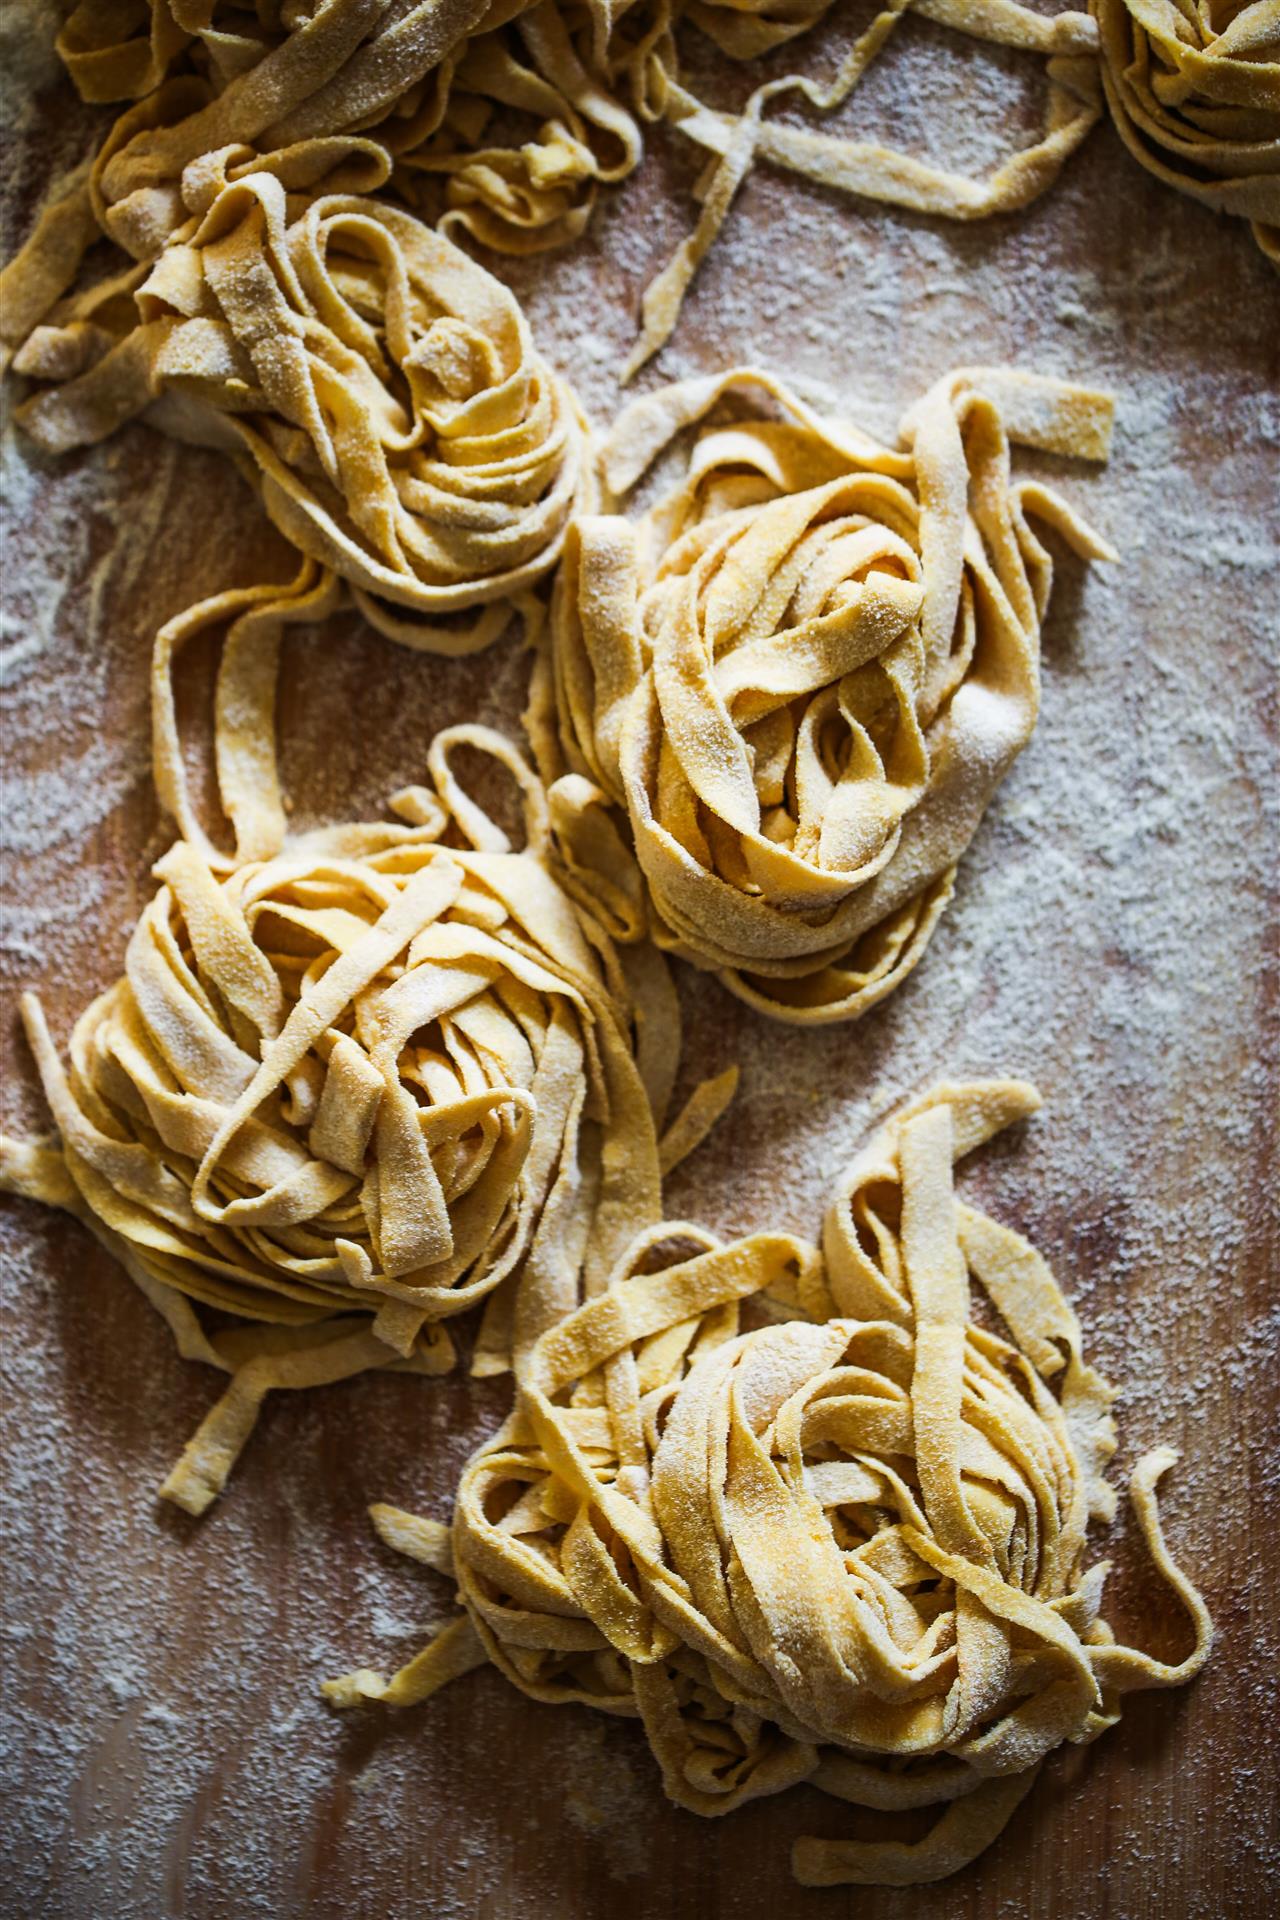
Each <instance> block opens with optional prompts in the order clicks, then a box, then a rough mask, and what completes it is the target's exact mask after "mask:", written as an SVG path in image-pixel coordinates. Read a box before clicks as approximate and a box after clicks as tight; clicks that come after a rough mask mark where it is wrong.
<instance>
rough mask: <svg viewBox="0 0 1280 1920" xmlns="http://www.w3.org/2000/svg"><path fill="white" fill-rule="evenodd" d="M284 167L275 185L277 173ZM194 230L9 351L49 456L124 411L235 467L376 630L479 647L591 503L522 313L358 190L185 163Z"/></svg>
mask: <svg viewBox="0 0 1280 1920" xmlns="http://www.w3.org/2000/svg"><path fill="white" fill-rule="evenodd" d="M287 171H288V170H287V169H286V170H285V172H286V176H287ZM184 191H185V192H186V193H187V195H188V200H189V207H190V218H189V220H188V222H187V224H186V225H185V226H184V227H183V228H181V229H180V230H179V232H178V233H177V234H176V235H175V237H174V238H173V239H172V240H171V241H170V242H169V243H168V245H167V246H166V247H165V249H164V251H163V252H162V253H161V254H160V256H159V257H158V259H157V260H156V261H155V262H154V263H153V264H152V265H150V266H149V267H144V268H139V269H135V270H133V271H132V272H130V273H127V274H125V275H124V276H123V277H122V278H121V279H117V280H109V281H107V282H104V283H102V284H101V285H100V286H99V287H97V288H96V289H94V290H93V291H92V292H91V293H90V294H88V295H86V296H84V297H83V298H82V299H78V300H73V301H72V303H71V306H70V308H69V310H68V311H67V312H66V313H64V314H62V315H61V316H58V315H56V314H55V316H54V318H53V319H52V320H51V322H50V323H49V324H46V325H43V326H41V327H39V328H37V329H36V331H35V332H34V333H33V334H32V335H31V337H30V338H29V339H28V340H27V342H26V344H25V346H24V347H23V349H22V351H21V353H20V354H19V355H18V357H17V361H16V365H17V368H18V370H19V371H20V372H24V373H27V374H31V375H33V376H36V377H42V378H45V379H47V380H50V381H53V382H55V383H56V384H54V385H51V386H49V387H47V388H45V390H43V391H41V392H38V393H36V394H35V395H33V396H32V398H30V399H29V400H28V401H26V402H25V403H24V405H23V406H22V407H21V409H20V410H19V417H20V419H21V421H22V424H23V425H24V427H25V429H26V430H27V432H28V433H30V434H31V435H32V436H33V437H34V438H35V439H36V440H37V441H38V442H39V443H40V444H41V445H42V446H44V447H46V448H49V449H51V450H56V451H60V450H62V449H65V448H67V447H73V446H81V445H85V444H88V443H91V442H93V441H95V440H99V439H102V438H103V437H105V436H106V435H107V434H109V433H111V432H113V431H114V430H115V429H116V428H117V427H118V426H119V425H120V424H121V422H122V421H123V420H126V419H128V418H130V417H131V416H133V415H135V414H139V413H142V414H145V416H146V417H147V418H148V419H149V420H150V421H151V422H152V423H153V424H155V425H156V426H159V427H161V428H163V429H164V430H165V431H167V432H169V433H171V434H173V435H175V436H176V437H177V438H179V439H183V440H188V441H193V442H196V443H198V444H203V445H208V446H213V447H217V448H220V449H222V450H223V451H225V452H227V453H229V454H231V456H232V457H233V458H234V459H235V461H236V464H237V466H238V467H239V468H240V470H241V472H242V473H243V474H244V475H245V476H246V478H247V479H248V480H249V481H250V483H251V484H252V485H253V486H254V487H255V488H256V489H257V491H258V493H259V495H260V496H261V499H262V503H263V505H264V507H265V508H266V511H267V513H268V514H269V515H270V517H271V519H272V520H273V521H274V523H275V524H276V526H277V527H278V528H279V529H280V531H281V532H282V533H283V534H284V535H285V536H286V538H287V539H289V540H290V541H291V542H292V544H293V545H294V546H295V547H296V548H297V549H298V550H299V551H300V552H301V553H303V554H306V555H308V556H310V557H311V558H312V559H314V560H317V561H319V562H320V563H321V564H322V565H323V566H325V567H328V568H330V569H332V570H333V571H334V572H335V573H336V574H337V575H338V576H339V577H340V578H341V579H342V580H344V581H345V582H347V583H348V585H349V587H350V588H351V590H352V593H353V594H354V597H355V599H356V600H357V601H358V603H359V605H360V607H361V608H362V610H363V611H364V613H365V614H366V615H367V617H368V618H369V619H370V620H371V621H373V623H374V624H375V625H377V626H378V627H379V628H380V629H381V630H382V631H384V632H386V633H389V634H390V635H392V636H393V637H394V638H396V639H399V640H402V641H406V642H407V643H409V644H410V645H414V646H418V647H422V648H424V649H427V650H429V651H435V652H446V653H462V652H470V651H474V650H476V649H477V648H479V647H482V646H486V645H488V644H489V643H490V641H492V640H493V639H494V638H496V637H497V635H498V634H499V633H500V632H501V631H502V630H503V629H504V628H505V627H506V626H507V625H508V624H509V622H510V621H511V619H512V617H513V614H514V612H515V611H517V610H518V609H519V606H520V602H521V598H522V596H524V595H526V594H527V592H528V590H529V589H530V588H531V587H533V586H534V585H535V584H536V583H537V582H538V581H539V580H541V579H542V578H543V577H544V576H545V575H546V574H547V573H548V572H549V571H550V570H551V569H552V567H553V566H554V565H555V563H556V560H557V559H558V557H559V554H560V551H561V549H562V547H563V544H564V539H565V534H566V530H567V528H568V525H569V521H570V518H571V516H572V515H573V513H574V512H575V511H579V510H581V509H583V508H584V507H587V506H589V505H590V503H591V497H592V496H591V467H590V460H589V457H588V435H587V427H586V422H585V419H584V417H583V415H582V412H581V409H580V408H579V406H578V403H577V401H576V399H575V397H574V395H573V393H572V391H571V389H570V388H569V386H568V385H567V383H566V382H565V381H563V380H562V379H560V378H559V377H558V376H557V375H556V374H555V373H553V372H552V370H551V368H550V367H549V366H548V365H547V363H546V361H545V360H544V359H543V358H542V356H541V355H540V354H539V353H538V352H537V350H536V348H535V346H534V344H533V340H532V336H531V334H530V330H529V324H528V321H527V320H526V318H525V316H524V313H523V311H522V309H521V307H520V305H519V303H518V301H517V300H516V299H515V297H514V296H513V295H512V294H511V293H510V292H509V290H508V289H507V288H506V287H504V286H503V285H502V284H501V282H500V281H498V280H495V279H494V277H493V276H492V274H489V273H487V272H485V270H484V269H483V268H482V267H480V266H478V265H477V264H476V263H475V262H474V261H472V260H470V259H468V257H467V256H466V255H465V254H464V253H462V252H461V251H460V250H459V249H458V248H457V247H455V246H454V245H452V243H451V242H450V241H449V240H448V239H446V238H445V237H444V236H443V235H441V234H438V233H434V232H432V230H431V229H430V228H429V227H427V226H425V225H423V223H422V222H421V221H420V220H418V219H416V218H415V217H414V215H412V214H411V213H407V212H405V211H404V210H403V209H400V208H396V207H394V206H390V205H388V204H386V203H384V202H383V201H381V200H378V199H375V198H372V197H370V196H367V195H357V194H320V195H311V194H308V193H305V192H294V191H292V190H291V188H290V187H289V186H288V184H287V180H286V179H282V178H280V177H278V176H277V175H276V174H273V173H271V172H268V171H263V170H256V171H245V170H244V169H243V167H237V166H236V165H235V164H234V155H233V154H228V153H221V154H214V155H210V156H208V157H207V158H206V159H205V160H203V161H200V162H193V163H192V165H191V167H190V168H188V171H187V174H186V176H185V178H184Z"/></svg>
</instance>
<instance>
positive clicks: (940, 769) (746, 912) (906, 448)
mask: <svg viewBox="0 0 1280 1920" xmlns="http://www.w3.org/2000/svg"><path fill="white" fill-rule="evenodd" d="M716 408H719V409H720V416H721V417H720V419H719V420H718V421H717V422H716V423H715V424H712V425H710V426H708V425H706V424H703V425H702V426H701V427H700V430H699V433H698V436H697V438H696V440H695V443H694V445H693V448H692V451H691V452H690V454H689V457H688V466H687V474H686V477H685V479H684V480H683V482H682V483H681V484H680V485H679V486H677V487H676V489H675V490H674V492H672V493H670V494H669V495H668V496H666V497H665V498H663V499H661V500H660V501H659V502H658V504H657V505H655V506H653V507H651V508H650V509H649V510H648V511H647V512H646V513H644V514H643V515H641V516H640V517H639V518H638V519H636V520H629V519H627V518H624V517H622V516H619V515H602V516H587V517H584V518H582V519H581V520H579V521H578V522H577V523H576V524H575V526H574V528H573V530H572V533H571V536H570V540H569V544H568V547H567V549H566V554H565V559H564V563H563V565H562V567H561V570H560V573H559V576H558V578H557V582H556V587H555V592H554V597H553V603H552V620H551V624H550V664H549V670H548V672H547V673H546V674H545V675H544V678H543V680H542V681H541V683H540V686H539V689H538V691H537V695H536V698H535V701H534V703H533V706H532V708H531V714H530V717H529V725H530V730H531V734H532V737H533V739H534V742H535V746H536V749H537V751H538V755H539V758H540V760H541V761H542V763H543V765H544V769H545V770H546V771H547V772H548V773H549V774H552V773H554V772H555V771H556V770H557V769H564V770H565V771H566V772H567V774H568V776H569V777H571V778H573V779H576V780H577V781H578V782H580V783H583V787H582V791H583V792H584V794H585V793H586V792H587V791H588V790H592V791H594V793H595V794H596V795H599V796H603V798H604V799H605V800H606V801H607V802H609V803H611V804H612V806H613V807H614V808H615V809H618V810H621V811H624V812H625V815H626V820H627V823H628V828H629V832H630V835H631V838H632V842H633V844H634V851H635V858H636V860H637V861H638V864H639V868H640V870H641V872H642V874H643V878H644V883H645V887H646V889H647V895H648V902H649V930H650V931H651V933H652V935H653V937H654V938H655V939H656V940H657V941H658V943H659V944H660V945H661V946H662V947H664V948H667V949H668V950H670V951H672V952H674V953H676V954H679V955H680V956H682V957H683V958H685V959H688V960H691V961H693V962H694V963H695V964H696V965H698V966H701V967H705V968H710V969H712V970H714V971H716V972H718V973H719V974H720V976H721V978H722V979H723V980H724V981H725V982H726V984H727V985H728V986H729V987H730V988H731V989H732V991H733V992H734V993H735V994H737V995H738V996H739V997H740V998H741V999H743V1000H745V1001H747V1002H748V1003H749V1004H750V1005H752V1006H754V1007H756V1008H758V1009H759V1010H761V1011H763V1012H766V1013H769V1014H772V1015H774V1016H776V1017H778V1018H782V1019H786V1020H791V1021H798V1022H825V1021H834V1020H844V1019H852V1018H854V1017H856V1016H857V1015H859V1014H861V1013H863V1012H865V1011H866V1010H867V1009H868V1008H869V1007H871V1006H873V1005H874V1004H875V1003H876V1002H877V1001H879V1000H881V999H882V998H883V997H884V996H885V995H886V994H887V993H889V992H890V991H891V990H892V989H893V988H894V987H895V986H896V985H898V984H899V982H900V981H901V980H902V979H903V978H904V977H905V976H906V974H907V973H908V972H909V971H910V970H911V968H912V967H913V966H914V965H915V964H916V962H917V961H918V959H919V958H920V956H921V954H922V953H923V951H924V948H925V946H926V945H927V943H928V941H929V939H930V937H931V935H932V933H933V930H934V928H935V926H936V924H937V921H938V917H939V915H940V913H941V912H942V910H943V907H944V906H945V904H946V902H947V900H948V898H949V896H950V893H951V888H952V880H953V876H954V872H955V866H956V862H957V861H958V860H959V858H960V856H961V854H962V853H963V852H964V849H965V847H966V846H967V845H968V843H969V841H970V840H971V838H972V837H973V834H974V832H975V830H976V828H977V826H978V823H979V820H980V818H981V816H982V813H983V810H984V808H985V807H986V805H987V803H988V801H989V800H990V798H991V795H992V794H993V792H994V791H995V788H996V786H997V785H998V783H999V782H1000V780H1001V778H1002V777H1003V775H1004V774H1005V772H1006V771H1007V769H1008V768H1009V766H1010V764H1011V763H1012V761H1013V759H1014V757H1015V756H1016V755H1017V753H1018V752H1019V751H1020V749H1021V748H1022V747H1023V746H1024V745H1025V743H1026V741H1027V740H1028V739H1029V737H1030V735H1031V732H1032V729H1033V727H1034V725H1035V721H1036V715H1037V712H1038V708H1039V671H1040V669H1039V655H1040V630H1041V624H1042V621H1043V618H1044V614H1045V610H1046V607H1047V605H1048V600H1049V592H1050V586H1051V581H1052V565H1051V561H1050V555H1049V552H1048V550H1047V549H1046V547H1045V546H1044V544H1043V543H1042V541H1041V540H1040V538H1039V537H1038V535H1037V533H1036V532H1035V530H1034V527H1033V522H1034V521H1040V522H1043V523H1046V524H1048V525H1049V526H1051V527H1052V528H1053V529H1054V530H1055V531H1056V532H1057V533H1058V534H1060V535H1061V536H1063V537H1065V539H1066V540H1067V541H1068V542H1069V543H1070V545H1071V546H1073V547H1074V548H1075V550H1076V551H1077V552H1078V553H1080V554H1082V555H1088V556H1092V557H1095V558H1096V557H1112V558H1113V557H1114V555H1112V553H1111V549H1110V548H1109V547H1108V546H1107V544H1106V542H1105V541H1103V540H1102V539H1101V538H1100V537H1099V536H1098V535H1096V534H1094V533H1093V532H1092V531H1091V530H1090V529H1089V528H1088V527H1087V526H1086V525H1085V523H1084V522H1083V521H1082V520H1080V519H1079V518H1078V517H1077V516H1076V515H1075V514H1073V513H1072V512H1071V510H1070V509H1069V507H1068V506H1067V505H1066V503H1065V502H1064V501H1063V500H1062V499H1061V498H1060V496H1059V495H1057V494H1056V493H1054V492H1052V491H1050V490H1049V489H1048V488H1046V487H1044V486H1041V485H1039V484H1038V483H1034V482H1031V481H1022V482H1016V483H1015V482H1014V480H1013V479H1012V476H1011V472H1010V442H1011V441H1021V442H1024V443H1027V444H1030V445H1033V446H1038V447H1042V448H1047V449H1050V450H1052V451H1054V452H1057V453H1067V454H1072V455H1076V456H1082V457H1087V458H1092V459H1102V458H1105V457H1106V452H1107V446H1108V441H1109V434H1110V421H1111V401H1110V399H1109V398H1108V397H1107V396H1106V395H1104V394H1100V393H1094V392H1090V391H1088V390H1086V389H1082V388H1078V387H1071V386H1067V385H1065V384H1063V383H1061V382H1058V381H1053V380H1045V379H1038V378H1035V377H1033V376H1029V375H1023V374H1018V373H1012V372H1009V371H1007V370H995V369H986V368H977V369H963V370H961V371H959V372H956V373H953V374H951V375H948V376H947V377H946V378H945V379H943V380H941V381H939V382H938V384H937V385H936V386H935V387H933V388H932V389H930V391H929V393H928V394H927V395H926V396H925V397H924V399H923V400H922V401H921V402H919V403H918V404H917V405H916V406H915V407H914V408H913V409H912V410H911V412H910V413H909V414H908V415H907V417H906V420H905V422H904V425H903V432H902V445H901V447H899V448H896V449H894V448H888V447H885V446H882V445H880V444H878V443H877V442H876V441H874V440H872V439H871V438H870V437H869V436H867V435H865V434H863V433H860V432H859V431H858V430H857V429H855V428H852V427H849V426H847V425H846V424H844V423H842V422H839V421H827V422H824V421H821V420H819V419H818V418H817V417H816V416H815V415H814V414H813V413H812V411H811V410H810V409H808V408H807V407H805V406H804V405H803V404H802V403H801V402H800V401H799V400H798V399H797V398H796V397H795V396H794V395H793V394H791V393H789V392H788V391H787V390H786V389H785V388H784V387H783V386H781V385H780V384H779V383H778V382H777V381H775V380H773V379H771V378H769V377H767V376H766V375H763V374H761V373H758V372H755V371H752V370H736V371H732V372H729V373H727V374H724V375H721V376H717V377H714V378H704V379H700V380H695V381H691V382H688V383H686V384H684V385H682V386H677V387H673V388H667V389H661V390H659V391H658V392H657V393H655V394H652V395H648V396H646V397H645V398H644V399H643V400H639V401H636V402H634V403H633V404H632V405H631V406H630V407H629V408H627V409H626V410H625V411H624V413H623V414H622V415H621V416H620V417H619V419H618V420H617V422H616V423H615V425H614V427H613V429H612V430H611V433H610V436H609V439H608V441H607V443H606V445H605V447H604V451H603V470H604V473H605V476H606V478H607V480H608V483H609V486H610V489H611V490H612V491H613V493H614V494H625V493H626V492H627V491H628V490H629V489H630V488H631V487H632V485H633V484H634V483H635V482H636V481H637V480H638V478H639V477H640V475H641V474H642V473H643V472H644V470H645V469H646V468H647V467H648V465H649V464H650V462H651V461H652V460H654V459H655V458H656V457H657V455H658V454H659V453H660V452H661V451H662V450H663V449H664V448H665V447H666V445H667V443H668V442H669V441H670V440H671V439H672V437H673V436H674V435H675V434H676V433H677V432H678V431H679V430H680V429H681V428H683V427H687V426H689V425H691V424H692V423H695V422H698V421H702V420H703V419H704V416H705V415H707V414H708V412H710V411H711V410H712V409H716Z"/></svg>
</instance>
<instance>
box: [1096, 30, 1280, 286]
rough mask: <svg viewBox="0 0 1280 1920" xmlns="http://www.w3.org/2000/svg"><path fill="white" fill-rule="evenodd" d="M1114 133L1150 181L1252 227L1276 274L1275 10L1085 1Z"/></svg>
mask: <svg viewBox="0 0 1280 1920" xmlns="http://www.w3.org/2000/svg"><path fill="white" fill-rule="evenodd" d="M1090 4H1091V7H1092V11H1093V14H1094V17H1095V19H1096V20H1097V22H1098V26H1099V30H1100V32H1101V37H1102V79H1103V85H1104V87H1105V89H1106V96H1107V104H1108V106H1109V108H1110V110H1111V116H1112V118H1113V120H1114V121H1115V124H1116V129H1117V131H1118V132H1119V134H1120V137H1121V139H1122V140H1123V141H1124V143H1125V145H1126V146H1127V147H1128V149H1129V151H1130V153H1131V154H1132V155H1133V157H1134V159H1135V160H1137V161H1138V162H1139V164H1140V165H1141V166H1144V167H1145V168H1146V169H1147V172H1148V173H1153V174H1154V175H1155V177H1156V179H1157V180H1163V181H1164V182H1165V183H1166V185H1168V186H1171V187H1176V188H1177V189H1178V191H1179V192H1180V193H1186V194H1190V195H1191V197H1192V199H1194V200H1199V201H1200V203H1201V205H1202V206H1206V207H1212V208H1213V209H1214V211H1215V212H1218V213H1229V214H1234V215H1235V216H1236V217H1237V218H1239V219H1244V220H1249V221H1251V222H1252V225H1253V233H1254V238H1255V239H1256V240H1257V242H1258V245H1259V246H1260V247H1261V248H1262V251H1263V252H1264V253H1265V254H1266V256H1267V258H1268V259H1269V260H1270V261H1271V263H1272V265H1273V266H1278V267H1280V8H1277V7H1276V6H1275V4H1274V0H1248V3H1247V4H1245V5H1239V4H1234V5H1227V4H1224V3H1223V0H1201V3H1200V4H1198V5H1195V6H1190V5H1181V6H1180V5H1176V4H1174V0H1090Z"/></svg>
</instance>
